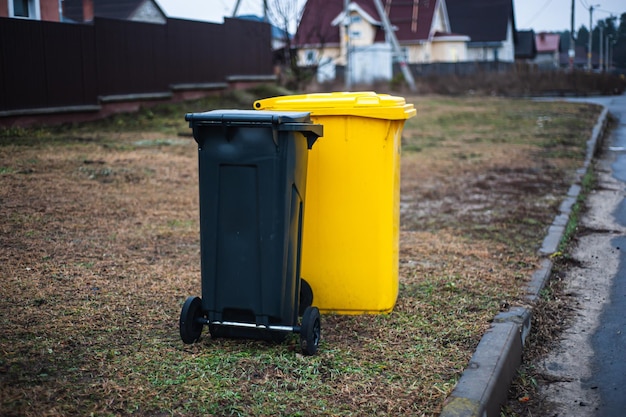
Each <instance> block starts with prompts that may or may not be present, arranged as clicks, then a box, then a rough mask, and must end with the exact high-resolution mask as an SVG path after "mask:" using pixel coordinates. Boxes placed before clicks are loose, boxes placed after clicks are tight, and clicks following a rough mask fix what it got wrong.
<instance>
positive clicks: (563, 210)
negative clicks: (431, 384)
mask: <svg viewBox="0 0 626 417" xmlns="http://www.w3.org/2000/svg"><path fill="white" fill-rule="evenodd" d="M607 115H608V108H607V107H606V106H604V108H603V110H602V112H601V113H600V115H599V116H598V120H597V122H596V124H595V126H594V128H593V130H592V132H591V137H590V138H589V140H588V141H587V153H586V155H585V161H584V164H583V166H582V168H580V169H579V170H578V171H577V172H576V179H575V181H574V183H573V184H572V185H571V187H570V189H569V191H568V193H567V196H566V198H565V199H564V201H563V202H562V203H561V206H560V207H559V213H558V214H557V215H556V217H555V218H554V221H553V222H552V225H551V226H550V227H549V228H548V233H547V234H546V237H545V238H544V240H543V243H542V245H541V249H539V254H540V255H541V256H542V260H541V265H540V267H539V269H537V270H536V271H535V272H534V273H533V274H532V276H531V278H530V282H529V283H528V284H527V288H526V300H527V301H528V303H529V304H530V305H534V303H535V302H536V300H537V299H538V298H539V297H540V294H541V291H542V290H543V288H544V287H545V285H546V283H547V281H548V279H549V278H550V275H551V273H552V267H553V262H552V260H551V256H552V254H554V253H555V252H556V251H557V250H558V245H559V243H560V242H561V239H562V238H563V234H564V233H565V228H566V226H567V223H568V221H569V218H570V215H571V213H572V207H573V205H574V204H575V203H576V200H577V199H578V196H579V194H580V192H581V190H582V179H583V177H584V176H585V175H586V174H587V172H588V171H589V168H590V167H591V163H592V161H593V158H594V156H595V154H596V152H597V150H598V146H599V144H600V139H601V138H602V136H603V134H604V131H605V129H606V127H607V122H608V117H607ZM531 319H532V307H528V306H523V307H512V308H511V309H509V311H506V312H501V313H499V314H498V315H496V316H495V318H494V320H493V322H492V324H491V326H490V327H489V329H488V330H487V332H486V333H485V334H484V335H483V337H482V338H481V340H480V342H479V343H478V346H477V347H476V350H475V352H474V354H473V355H472V358H471V359H470V361H469V363H468V365H467V367H466V368H465V370H464V371H463V374H462V375H461V378H460V379H459V381H458V382H457V384H456V386H455V387H454V389H453V390H452V393H451V394H450V395H449V396H448V398H446V401H445V402H444V406H443V409H442V412H441V414H440V417H499V416H500V408H501V406H502V405H503V404H504V403H505V402H506V401H507V398H508V391H509V387H510V386H511V383H512V381H513V378H514V377H515V374H516V371H517V368H518V367H519V366H520V364H521V362H522V352H523V349H524V344H525V342H526V339H527V337H528V334H529V333H530V331H531Z"/></svg>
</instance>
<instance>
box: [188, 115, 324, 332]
mask: <svg viewBox="0 0 626 417" xmlns="http://www.w3.org/2000/svg"><path fill="white" fill-rule="evenodd" d="M186 119H187V120H188V121H189V122H190V126H191V127H192V128H193V135H194V138H195V140H196V141H197V142H198V164H199V185H200V186H199V188H200V251H201V276H202V309H203V310H204V312H205V313H206V317H207V318H208V320H209V321H210V322H214V321H218V322H237V323H252V324H256V325H264V326H267V325H293V324H295V323H297V318H298V296H299V291H300V264H301V240H302V230H303V211H304V201H305V194H306V176H307V157H308V149H307V148H310V147H311V146H312V145H313V142H314V141H315V139H316V138H317V137H318V136H319V135H320V134H321V126H318V125H313V124H312V123H310V120H309V114H308V113H302V112H299V113H292V112H270V113H268V114H267V115H264V114H262V113H260V112H255V111H242V110H216V111H211V112H206V113H194V114H188V115H187V116H186Z"/></svg>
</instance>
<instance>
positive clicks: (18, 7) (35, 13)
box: [9, 0, 40, 20]
mask: <svg viewBox="0 0 626 417" xmlns="http://www.w3.org/2000/svg"><path fill="white" fill-rule="evenodd" d="M9 16H10V17H19V18H22V19H36V20H39V19H40V16H39V0H9Z"/></svg>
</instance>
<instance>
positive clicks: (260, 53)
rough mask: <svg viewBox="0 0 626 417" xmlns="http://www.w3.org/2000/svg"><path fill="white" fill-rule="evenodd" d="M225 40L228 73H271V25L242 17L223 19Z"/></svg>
mask: <svg viewBox="0 0 626 417" xmlns="http://www.w3.org/2000/svg"><path fill="white" fill-rule="evenodd" d="M224 32H225V40H226V42H227V45H228V49H229V51H231V53H230V54H229V60H228V61H227V62H226V65H227V68H226V70H227V73H228V74H229V75H258V74H262V75H263V74H267V75H269V74H272V73H273V69H272V32H271V26H270V25H269V24H267V23H263V22H255V21H247V20H242V19H225V20H224Z"/></svg>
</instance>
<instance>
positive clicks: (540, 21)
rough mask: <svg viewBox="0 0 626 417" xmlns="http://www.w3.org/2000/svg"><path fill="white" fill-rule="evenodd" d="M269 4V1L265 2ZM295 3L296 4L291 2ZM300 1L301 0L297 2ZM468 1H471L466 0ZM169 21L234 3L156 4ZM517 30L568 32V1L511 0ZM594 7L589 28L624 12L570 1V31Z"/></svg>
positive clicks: (249, 0) (602, 1) (167, 0)
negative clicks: (572, 20)
mask: <svg viewBox="0 0 626 417" xmlns="http://www.w3.org/2000/svg"><path fill="white" fill-rule="evenodd" d="M268 1H270V2H271V1H272V0H268ZM294 1H296V0H294ZM299 1H303V0H299ZM467 1H471V0H467ZM157 2H158V3H159V4H160V5H161V7H162V8H163V10H164V11H165V13H166V14H167V15H168V16H170V17H177V18H182V19H193V20H207V21H210V22H222V21H223V16H227V17H229V16H232V13H233V10H234V7H235V4H236V2H237V1H236V0H157ZM513 5H514V7H515V24H516V26H517V29H534V30H535V32H538V31H542V30H546V31H560V30H569V28H570V19H571V8H572V0H513ZM590 6H593V7H594V12H593V25H594V26H595V24H596V22H597V21H598V20H600V19H605V18H607V17H609V16H611V14H613V15H614V16H617V17H618V21H617V24H619V16H620V15H621V14H622V13H625V12H626V1H624V0H596V1H594V0H574V10H575V13H574V14H575V17H574V28H575V29H576V30H578V29H579V28H580V27H581V26H583V25H584V26H585V27H588V26H589V7H590ZM262 7H263V0H241V4H240V6H239V12H238V14H256V15H258V16H261V15H262V14H263V8H262Z"/></svg>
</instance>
